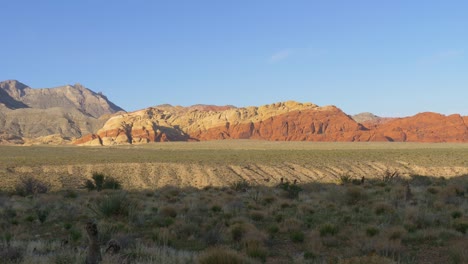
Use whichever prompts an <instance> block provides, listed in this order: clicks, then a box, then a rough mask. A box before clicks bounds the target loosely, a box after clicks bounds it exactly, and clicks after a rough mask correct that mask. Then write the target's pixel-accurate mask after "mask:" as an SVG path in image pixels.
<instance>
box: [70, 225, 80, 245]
mask: <svg viewBox="0 0 468 264" xmlns="http://www.w3.org/2000/svg"><path fill="white" fill-rule="evenodd" d="M69 237H70V241H72V242H74V243H76V242H78V241H80V239H81V237H82V234H81V231H80V230H79V229H76V228H72V229H70V231H69Z"/></svg>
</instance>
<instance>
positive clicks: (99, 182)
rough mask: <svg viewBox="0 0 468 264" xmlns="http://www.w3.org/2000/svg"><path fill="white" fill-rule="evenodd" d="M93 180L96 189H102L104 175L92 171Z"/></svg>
mask: <svg viewBox="0 0 468 264" xmlns="http://www.w3.org/2000/svg"><path fill="white" fill-rule="evenodd" d="M91 178H92V179H93V180H94V185H96V190H97V191H98V192H99V191H101V190H102V187H103V185H104V178H106V176H105V175H104V174H102V173H97V172H95V173H93V176H92V177H91Z"/></svg>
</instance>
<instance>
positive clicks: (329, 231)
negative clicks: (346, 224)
mask: <svg viewBox="0 0 468 264" xmlns="http://www.w3.org/2000/svg"><path fill="white" fill-rule="evenodd" d="M319 232H320V236H321V237H324V236H328V235H330V236H334V235H336V234H337V233H338V227H337V226H335V225H332V224H324V225H323V226H321V227H320V230H319Z"/></svg>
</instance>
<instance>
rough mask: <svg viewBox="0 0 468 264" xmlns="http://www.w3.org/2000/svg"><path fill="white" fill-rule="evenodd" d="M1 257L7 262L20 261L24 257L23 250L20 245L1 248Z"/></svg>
mask: <svg viewBox="0 0 468 264" xmlns="http://www.w3.org/2000/svg"><path fill="white" fill-rule="evenodd" d="M0 259H1V260H2V261H6V263H19V262H20V261H21V260H22V259H23V250H22V249H21V248H18V247H5V248H0Z"/></svg>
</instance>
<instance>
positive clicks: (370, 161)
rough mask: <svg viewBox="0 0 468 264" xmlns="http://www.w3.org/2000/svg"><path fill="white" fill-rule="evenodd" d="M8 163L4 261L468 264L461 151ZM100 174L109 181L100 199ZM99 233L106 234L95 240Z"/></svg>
mask: <svg viewBox="0 0 468 264" xmlns="http://www.w3.org/2000/svg"><path fill="white" fill-rule="evenodd" d="M0 153H1V154H0V177H1V190H0V235H1V236H0V262H2V261H3V262H2V263H67V264H68V263H84V260H85V259H86V258H90V256H91V257H93V256H94V257H95V256H96V254H97V253H96V252H99V253H100V255H101V256H102V262H100V263H105V264H107V263H187V264H188V263H200V264H209V263H284V264H286V263H320V264H322V263H342V264H358V263H366V264H369V263H370V264H372V263H374V264H386V263H408V264H410V263H424V264H426V263H453V264H458V263H468V254H467V251H466V245H467V243H468V237H467V232H468V199H467V198H468V178H467V177H468V176H467V175H468V145H466V144H408V143H305V142H264V141H215V142H196V143H195V142H194V143H186V142H183V143H158V144H147V145H140V146H134V145H132V146H130V145H129V146H118V147H71V146H66V147H65V146H53V147H48V146H32V147H19V146H15V147H12V146H10V147H8V146H2V147H0ZM93 174H94V175H93ZM99 174H100V175H101V176H104V177H105V178H104V179H114V180H113V181H104V184H102V183H103V182H101V186H104V187H103V188H104V189H103V190H101V191H98V190H96V189H95V188H97V186H98V185H99V184H98V178H97V175H99ZM363 177H364V179H363ZM281 178H283V182H281ZM115 180H117V182H119V183H121V186H118V185H116V184H115ZM295 181H296V182H295ZM107 183H111V184H110V185H109V184H107ZM85 186H87V187H85ZM106 186H107V187H106ZM106 188H111V189H106ZM90 221H92V222H90ZM91 224H95V225H96V227H97V229H98V230H99V232H98V234H99V235H95V236H90V237H91V239H88V238H87V230H89V229H86V227H89V226H90V225H91ZM90 241H93V242H92V243H91V242H90ZM93 243H94V244H93ZM93 245H94V246H93ZM92 249H95V250H94V251H93V250H92ZM95 253H96V254H95ZM93 254H94V255H93ZM96 259H97V258H96ZM90 263H97V262H90Z"/></svg>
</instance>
